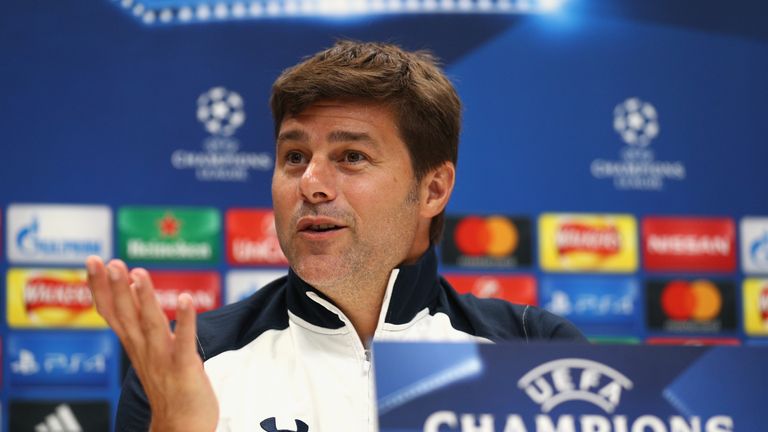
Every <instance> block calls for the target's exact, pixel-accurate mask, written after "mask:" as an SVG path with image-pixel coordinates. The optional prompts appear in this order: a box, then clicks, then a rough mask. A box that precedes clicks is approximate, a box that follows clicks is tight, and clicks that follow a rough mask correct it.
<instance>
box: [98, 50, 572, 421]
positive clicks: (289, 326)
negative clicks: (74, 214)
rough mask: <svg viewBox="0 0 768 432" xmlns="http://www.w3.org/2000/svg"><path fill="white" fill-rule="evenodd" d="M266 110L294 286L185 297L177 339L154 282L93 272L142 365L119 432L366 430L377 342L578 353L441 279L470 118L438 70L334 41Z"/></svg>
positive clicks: (107, 313)
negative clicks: (499, 345)
mask: <svg viewBox="0 0 768 432" xmlns="http://www.w3.org/2000/svg"><path fill="white" fill-rule="evenodd" d="M271 106H272V112H273V116H274V120H275V132H276V136H277V147H276V161H275V171H274V175H273V178H272V199H273V204H274V211H275V224H276V229H277V233H278V237H279V239H280V245H281V247H282V249H283V251H284V252H285V255H286V256H287V257H288V261H289V262H290V265H291V269H290V271H289V274H288V276H287V277H284V278H281V279H278V280H276V281H274V282H272V283H271V284H269V285H267V286H266V287H264V288H262V289H261V290H260V291H259V292H257V293H256V294H254V295H253V296H252V297H250V298H248V299H246V300H244V301H242V302H239V303H236V304H233V305H229V306H226V307H223V308H221V309H219V310H217V311H213V312H210V313H206V314H204V315H201V316H200V318H199V319H196V317H195V313H194V310H193V308H192V305H191V298H190V297H189V296H188V295H185V294H182V296H180V298H179V310H178V312H177V316H178V321H177V324H176V327H175V331H174V332H171V331H169V329H168V323H167V321H166V319H165V317H164V315H163V314H162V312H161V310H160V307H159V306H158V303H157V300H156V299H155V297H154V292H153V288H152V282H151V280H150V278H149V276H148V273H147V272H146V270H143V269H134V270H133V271H130V272H129V271H128V269H127V268H126V266H125V264H123V263H122V262H121V261H119V260H113V261H112V262H110V263H109V265H108V266H106V267H105V266H104V264H103V263H102V262H101V261H100V260H99V259H98V258H96V257H91V258H89V259H88V261H87V267H88V273H89V281H90V285H91V288H92V290H93V292H94V296H95V299H96V306H97V308H98V310H99V312H100V313H101V314H102V315H103V316H104V317H105V319H106V320H107V322H108V323H109V324H110V326H112V328H113V329H114V330H115V332H116V333H117V335H118V336H119V338H120V340H121V342H122V343H123V345H124V347H125V349H126V351H127V353H128V356H129V357H130V359H131V362H132V365H133V369H132V371H131V372H129V375H128V377H127V379H126V382H125V384H124V388H123V394H122V396H121V401H120V407H119V410H118V418H117V422H118V429H120V430H130V431H135V430H145V429H147V428H148V427H149V426H150V407H151V428H152V430H157V431H185V432H186V431H196V430H200V431H211V430H214V429H217V428H218V430H237V431H239V430H248V431H254V430H257V431H258V430H264V431H276V430H277V429H286V428H287V429H288V430H296V431H332V432H336V431H355V432H356V431H370V430H374V429H375V427H376V426H375V425H376V411H375V392H374V388H373V376H372V371H371V362H370V353H369V347H370V343H371V340H456V341H502V340H529V339H534V338H535V339H570V340H582V339H583V337H582V336H581V334H580V333H579V332H578V330H576V329H575V328H574V327H573V326H572V325H571V324H569V323H567V322H566V321H564V320H562V319H560V318H557V317H555V316H553V315H551V314H549V313H547V312H545V311H542V310H539V309H536V308H532V307H527V306H516V305H512V304H509V303H506V302H503V301H500V300H480V299H477V298H475V297H472V296H459V295H457V294H456V292H455V291H454V290H453V289H452V288H451V287H450V286H449V285H448V283H447V282H446V281H445V280H443V279H442V278H440V277H439V276H438V275H437V259H436V256H435V251H434V247H433V246H434V245H435V244H436V243H437V242H438V240H439V237H440V235H441V231H442V225H443V212H444V209H445V206H446V204H447V203H448V199H449V197H450V195H451V192H452V190H453V186H454V179H455V164H456V157H457V153H458V137H459V125H460V110H461V107H460V102H459V99H458V96H457V95H456V92H455V90H454V88H453V86H452V85H451V83H450V82H449V81H448V79H447V78H446V77H445V76H444V75H443V73H442V72H441V71H440V69H439V68H438V67H437V66H436V65H435V61H434V59H433V58H432V57H431V56H429V55H428V54H425V53H410V52H405V51H402V50H401V49H399V48H398V47H395V46H392V45H383V44H374V43H355V42H348V41H343V42H339V43H337V44H336V45H335V46H333V47H332V48H330V49H328V50H325V51H323V52H320V53H318V54H316V55H315V56H313V57H312V58H310V59H308V60H306V61H304V62H303V63H301V64H299V65H297V66H295V67H293V68H291V69H288V70H286V71H285V72H283V74H282V75H281V76H280V77H279V78H278V79H277V81H276V82H275V84H274V86H273V92H272V98H271ZM201 359H202V361H201ZM134 371H135V372H134ZM137 377H138V379H137ZM139 380H140V382H139ZM142 387H143V388H142ZM145 392H146V393H145Z"/></svg>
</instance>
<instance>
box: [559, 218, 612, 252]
mask: <svg viewBox="0 0 768 432" xmlns="http://www.w3.org/2000/svg"><path fill="white" fill-rule="evenodd" d="M555 242H556V245H557V252H558V253H559V254H560V255H568V254H571V253H580V252H589V253H593V254H597V255H603V256H611V255H616V254H617V253H619V251H620V249H621V236H620V234H619V231H618V229H616V227H615V226H591V225H588V224H585V223H566V224H563V225H562V226H561V227H560V230H559V231H558V232H557V237H556V240H555Z"/></svg>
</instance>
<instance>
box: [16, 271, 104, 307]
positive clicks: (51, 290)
mask: <svg viewBox="0 0 768 432" xmlns="http://www.w3.org/2000/svg"><path fill="white" fill-rule="evenodd" d="M24 305H25V306H26V310H27V312H31V311H35V310H38V309H44V308H50V307H53V308H62V309H68V310H70V311H84V310H86V309H88V308H90V307H91V306H92V305H93V299H92V298H91V293H90V290H89V289H88V285H86V284H85V283H84V282H83V281H79V280H78V281H67V280H62V279H59V278H54V277H50V276H41V277H31V278H29V279H28V280H27V284H26V287H25V289H24Z"/></svg>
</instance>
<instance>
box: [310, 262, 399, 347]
mask: <svg viewBox="0 0 768 432" xmlns="http://www.w3.org/2000/svg"><path fill="white" fill-rule="evenodd" d="M390 275H391V271H390V272H389V273H387V274H385V275H380V276H379V277H376V278H370V277H369V278H366V279H367V280H365V281H357V282H355V283H353V284H342V285H338V286H335V287H324V288H319V287H316V288H317V289H318V290H320V291H321V292H322V293H323V294H325V295H326V296H328V298H330V299H331V300H332V301H333V303H334V304H335V305H336V306H337V307H338V308H339V309H340V310H341V312H342V313H344V316H346V317H347V319H349V321H350V323H351V324H352V326H353V327H354V329H355V331H356V332H357V335H358V337H359V338H360V341H361V342H362V343H363V345H365V346H367V345H368V343H369V342H370V340H371V339H373V334H374V333H375V332H376V326H377V325H378V324H379V314H380V313H381V308H382V305H383V302H384V293H385V292H386V290H387V284H388V283H389V277H390Z"/></svg>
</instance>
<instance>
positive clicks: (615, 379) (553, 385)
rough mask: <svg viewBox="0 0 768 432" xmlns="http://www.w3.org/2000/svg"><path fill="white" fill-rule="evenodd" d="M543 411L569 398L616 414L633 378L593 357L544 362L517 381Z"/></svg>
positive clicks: (545, 411)
mask: <svg viewBox="0 0 768 432" xmlns="http://www.w3.org/2000/svg"><path fill="white" fill-rule="evenodd" d="M517 386H518V388H520V389H521V390H523V391H524V392H525V394H527V395H528V397H530V398H531V400H532V401H533V402H535V403H536V404H537V405H539V406H540V407H541V411H542V412H544V413H547V412H550V411H551V410H552V409H554V408H555V407H556V406H558V405H560V404H562V403H564V402H569V401H584V402H589V403H591V404H593V405H596V406H598V407H600V408H601V409H602V410H603V411H605V412H606V413H609V414H610V413H613V411H614V410H615V409H616V407H617V406H618V405H619V402H621V395H622V393H623V392H624V391H625V390H631V389H632V387H633V384H632V381H630V380H629V378H627V377H626V376H624V375H622V374H621V373H620V372H618V371H617V370H616V369H613V368H611V367H609V366H606V365H604V364H602V363H598V362H596V361H593V360H586V359H579V358H565V359H559V360H554V361H550V362H547V363H544V364H542V365H540V366H538V367H536V368H534V369H532V370H530V371H529V372H528V373H526V374H525V375H523V377H522V378H520V380H519V381H518V382H517Z"/></svg>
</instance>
